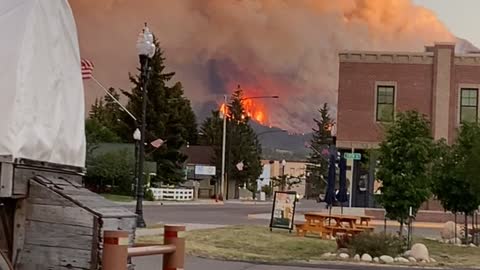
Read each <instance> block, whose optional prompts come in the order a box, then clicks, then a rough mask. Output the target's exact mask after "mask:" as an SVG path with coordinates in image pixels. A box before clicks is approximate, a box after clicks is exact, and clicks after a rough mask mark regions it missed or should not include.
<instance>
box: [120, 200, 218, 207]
mask: <svg viewBox="0 0 480 270" xmlns="http://www.w3.org/2000/svg"><path fill="white" fill-rule="evenodd" d="M114 203H116V204H119V205H123V206H132V205H135V204H136V203H137V202H136V201H131V202H115V201H114ZM223 204H224V203H223V202H222V201H218V202H216V201H215V200H195V201H153V202H152V201H143V205H147V206H150V205H157V206H159V205H223Z"/></svg>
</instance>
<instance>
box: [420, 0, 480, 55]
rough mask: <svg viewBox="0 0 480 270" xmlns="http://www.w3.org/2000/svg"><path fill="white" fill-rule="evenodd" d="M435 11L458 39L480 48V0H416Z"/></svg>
mask: <svg viewBox="0 0 480 270" xmlns="http://www.w3.org/2000/svg"><path fill="white" fill-rule="evenodd" d="M413 2H414V3H416V4H418V5H421V6H424V7H426V8H428V9H430V10H432V11H434V12H435V13H436V14H437V15H438V17H439V18H440V20H441V21H442V22H443V23H445V25H446V26H447V27H448V28H449V29H450V31H451V32H452V33H454V34H455V35H456V36H457V37H460V38H464V39H467V40H468V41H470V42H472V43H473V44H474V45H475V46H477V47H480V29H479V25H480V17H479V16H478V11H479V10H480V0H414V1H413Z"/></svg>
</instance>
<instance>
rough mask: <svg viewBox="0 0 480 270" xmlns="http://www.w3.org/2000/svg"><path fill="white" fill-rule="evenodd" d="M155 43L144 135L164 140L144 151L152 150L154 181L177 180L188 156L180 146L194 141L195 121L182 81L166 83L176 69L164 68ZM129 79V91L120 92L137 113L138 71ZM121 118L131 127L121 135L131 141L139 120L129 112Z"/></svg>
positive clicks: (140, 95) (139, 102)
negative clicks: (156, 170) (130, 86)
mask: <svg viewBox="0 0 480 270" xmlns="http://www.w3.org/2000/svg"><path fill="white" fill-rule="evenodd" d="M155 45H156V48H157V49H156V53H155V55H154V56H153V58H152V59H151V60H150V61H149V65H148V69H149V77H148V81H147V84H146V89H147V114H146V130H147V132H146V136H145V138H146V142H151V141H154V140H156V139H159V138H160V139H162V140H165V141H166V143H165V145H163V146H162V147H161V148H160V149H156V150H155V149H148V148H147V153H148V151H150V152H151V153H152V154H151V155H150V156H148V157H147V158H150V159H152V160H154V161H155V162H157V166H158V174H157V177H156V179H154V181H155V180H156V181H161V182H163V183H169V184H176V183H179V182H182V181H183V180H184V178H185V173H184V171H183V163H184V162H185V160H186V158H187V157H186V156H185V155H184V154H182V153H181V151H180V149H181V148H182V147H183V146H184V145H185V144H186V143H187V142H189V143H191V144H195V143H196V141H197V125H196V120H195V114H194V113H193V110H192V108H191V105H190V101H189V100H188V99H187V98H186V97H185V96H184V91H183V87H182V84H181V83H180V82H176V83H174V84H173V85H171V86H169V82H170V81H171V80H172V79H173V76H174V75H175V73H174V72H166V71H165V69H166V67H165V63H164V62H165V57H164V56H163V51H162V50H161V49H160V46H159V43H158V42H157V41H155ZM130 81H131V82H132V84H133V85H134V87H133V89H132V90H131V92H128V91H122V92H123V94H125V95H126V96H127V97H128V98H129V102H128V104H127V109H128V110H130V111H131V112H132V113H133V114H134V115H138V116H140V115H141V107H142V91H143V90H142V88H141V86H142V83H141V79H140V74H137V75H130ZM123 119H124V122H125V123H128V124H129V126H130V127H132V128H130V129H126V130H125V131H124V132H123V133H122V134H121V136H122V138H124V139H125V140H128V141H132V130H134V128H133V127H135V124H140V123H134V121H133V120H131V119H130V118H129V117H128V116H124V117H123Z"/></svg>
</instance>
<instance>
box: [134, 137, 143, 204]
mask: <svg viewBox="0 0 480 270" xmlns="http://www.w3.org/2000/svg"><path fill="white" fill-rule="evenodd" d="M141 137H142V135H141V133H140V130H139V129H138V128H136V129H135V131H134V132H133V140H134V141H135V167H134V168H133V172H134V177H135V192H134V194H135V195H134V197H135V199H136V198H137V188H138V145H139V141H140V139H141Z"/></svg>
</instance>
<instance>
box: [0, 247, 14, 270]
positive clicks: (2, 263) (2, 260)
mask: <svg viewBox="0 0 480 270" xmlns="http://www.w3.org/2000/svg"><path fill="white" fill-rule="evenodd" d="M0 255H1V256H0V269H2V270H4V269H5V270H13V266H12V263H11V262H10V260H8V256H6V255H5V253H4V252H3V251H0Z"/></svg>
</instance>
